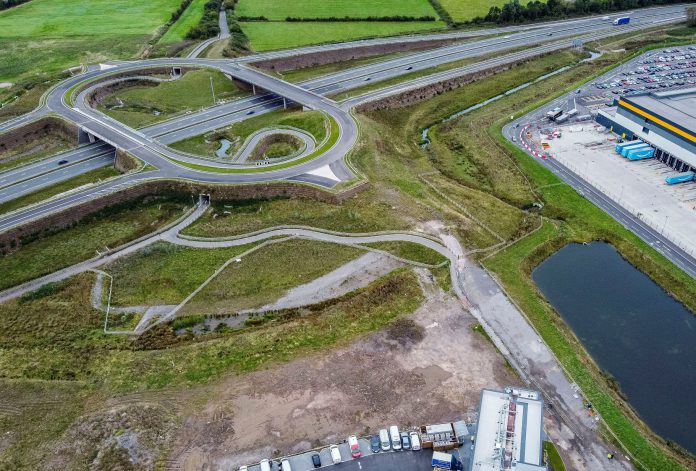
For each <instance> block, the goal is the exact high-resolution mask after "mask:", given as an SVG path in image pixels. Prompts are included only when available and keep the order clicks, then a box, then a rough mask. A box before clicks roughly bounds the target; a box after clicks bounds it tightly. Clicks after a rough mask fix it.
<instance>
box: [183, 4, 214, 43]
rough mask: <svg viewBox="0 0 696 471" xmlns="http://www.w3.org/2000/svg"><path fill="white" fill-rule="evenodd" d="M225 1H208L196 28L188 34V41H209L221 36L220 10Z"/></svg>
mask: <svg viewBox="0 0 696 471" xmlns="http://www.w3.org/2000/svg"><path fill="white" fill-rule="evenodd" d="M222 5H223V0H208V1H207V2H206V4H205V5H204V6H203V16H202V17H201V20H200V21H199V22H198V24H197V25H196V26H194V27H193V28H191V29H190V30H189V31H188V33H186V39H208V38H213V37H215V36H217V35H218V34H220V24H219V18H220V9H222Z"/></svg>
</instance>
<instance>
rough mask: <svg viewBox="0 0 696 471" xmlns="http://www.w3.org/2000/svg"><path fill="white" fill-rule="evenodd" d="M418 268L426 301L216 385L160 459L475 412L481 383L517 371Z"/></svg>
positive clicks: (304, 441)
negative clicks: (329, 348) (347, 341)
mask: <svg viewBox="0 0 696 471" xmlns="http://www.w3.org/2000/svg"><path fill="white" fill-rule="evenodd" d="M420 276H421V279H422V280H424V283H423V285H424V288H425V291H426V294H427V299H426V301H425V302H424V304H423V305H422V306H421V307H420V308H419V309H418V310H417V312H415V313H414V314H413V315H412V316H410V317H408V318H404V319H401V320H399V321H397V322H396V323H395V324H394V325H393V326H392V327H390V328H387V329H385V330H383V331H381V332H377V333H374V334H371V335H368V336H366V337H364V338H362V339H360V340H358V341H357V342H355V343H353V344H351V345H349V346H346V347H343V348H340V349H337V350H335V351H333V352H331V353H329V354H327V355H315V356H312V357H309V358H304V359H300V360H296V361H293V362H290V363H288V364H285V365H278V366H275V367H272V368H269V369H267V370H264V371H259V372H256V373H252V374H249V375H245V376H243V377H238V376H235V377H229V378H227V379H225V380H224V381H222V382H220V383H219V384H218V385H216V386H215V387H214V390H212V391H209V392H208V397H209V399H208V400H207V402H206V403H205V405H204V406H203V408H202V411H200V412H198V413H195V414H191V415H188V416H186V417H185V418H184V420H183V423H182V427H181V428H180V432H179V434H178V436H177V439H176V441H175V444H174V446H173V448H172V451H171V453H170V460H169V462H168V468H170V469H183V470H194V469H195V470H199V469H203V470H218V469H228V467H230V466H232V467H235V466H239V465H241V464H245V463H250V462H255V461H258V460H259V459H261V458H264V457H270V456H279V455H283V454H287V453H292V452H300V451H304V450H307V449H310V448H312V447H313V446H316V445H318V444H319V443H328V442H332V441H336V440H337V439H342V438H344V437H345V436H346V435H348V434H351V433H356V434H361V433H367V432H370V431H375V430H377V429H379V428H382V427H384V426H386V425H389V424H392V423H396V424H402V425H416V424H426V423H437V422H441V421H449V420H454V419H459V418H462V417H464V418H467V417H468V418H469V419H471V420H474V418H475V411H476V408H477V407H478V402H479V396H480V392H481V388H483V387H502V386H505V385H507V384H513V383H517V381H518V380H517V378H516V376H515V375H514V374H513V373H512V372H511V371H510V370H509V369H507V368H506V366H505V364H504V362H503V360H502V358H501V357H500V355H499V354H498V353H497V352H496V350H495V349H494V348H493V347H492V345H491V344H490V343H489V342H488V341H487V340H486V339H485V338H484V337H483V336H481V335H480V334H478V333H476V332H474V331H473V330H472V326H473V325H474V323H475V321H474V320H473V319H472V318H471V317H470V316H469V314H468V313H467V312H466V311H464V310H463V308H462V307H461V305H460V303H459V301H457V300H456V299H454V298H452V297H451V296H450V295H448V294H445V293H443V292H442V291H441V290H440V289H439V288H438V287H437V286H436V285H435V284H434V282H433V281H432V279H431V278H430V275H429V273H428V272H426V271H421V272H420Z"/></svg>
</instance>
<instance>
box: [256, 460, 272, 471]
mask: <svg viewBox="0 0 696 471" xmlns="http://www.w3.org/2000/svg"><path fill="white" fill-rule="evenodd" d="M259 466H260V467H261V471H271V463H270V462H269V461H268V460H261V462H260V463H259Z"/></svg>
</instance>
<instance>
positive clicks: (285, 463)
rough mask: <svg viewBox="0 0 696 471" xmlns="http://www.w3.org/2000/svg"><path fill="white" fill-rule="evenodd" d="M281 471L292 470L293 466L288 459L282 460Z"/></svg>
mask: <svg viewBox="0 0 696 471" xmlns="http://www.w3.org/2000/svg"><path fill="white" fill-rule="evenodd" d="M280 471H292V466H290V462H289V461H288V460H283V461H281V462H280Z"/></svg>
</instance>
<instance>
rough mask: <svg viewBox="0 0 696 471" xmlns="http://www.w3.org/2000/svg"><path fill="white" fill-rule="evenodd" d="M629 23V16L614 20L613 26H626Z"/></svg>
mask: <svg viewBox="0 0 696 471" xmlns="http://www.w3.org/2000/svg"><path fill="white" fill-rule="evenodd" d="M630 21H631V17H630V16H622V17H621V18H617V19H615V20H614V26H618V25H627V24H628V23H629V22H630Z"/></svg>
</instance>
